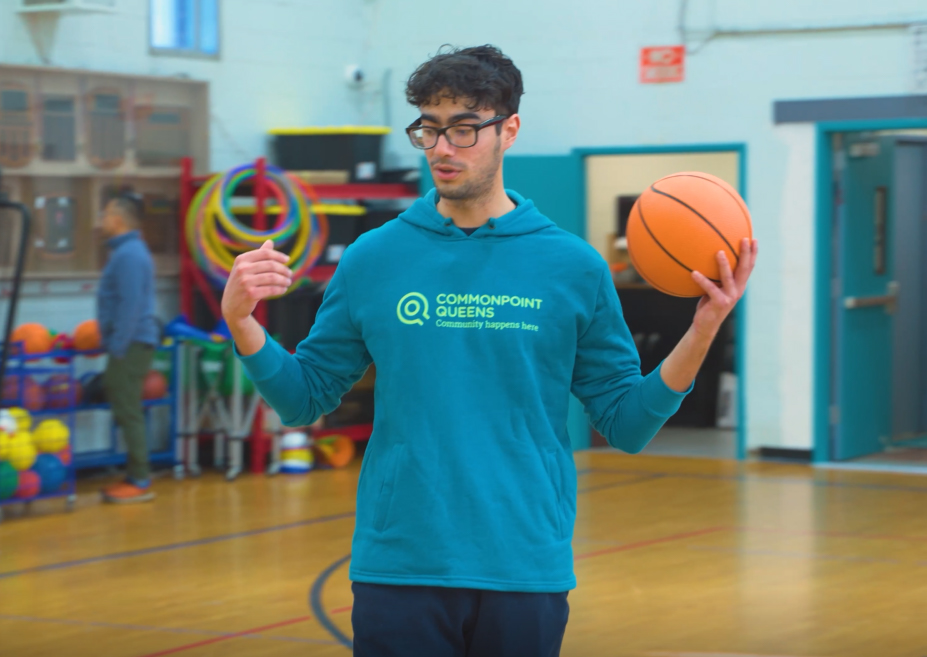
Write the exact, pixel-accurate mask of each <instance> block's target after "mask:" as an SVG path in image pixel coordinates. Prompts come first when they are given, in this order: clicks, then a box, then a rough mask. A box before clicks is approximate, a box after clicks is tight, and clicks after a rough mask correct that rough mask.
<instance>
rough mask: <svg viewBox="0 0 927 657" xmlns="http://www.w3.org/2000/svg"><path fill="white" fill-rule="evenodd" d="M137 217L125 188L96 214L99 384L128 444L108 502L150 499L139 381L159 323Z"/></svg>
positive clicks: (136, 205)
mask: <svg viewBox="0 0 927 657" xmlns="http://www.w3.org/2000/svg"><path fill="white" fill-rule="evenodd" d="M141 218H142V202H141V200H140V199H139V198H138V197H136V196H134V195H130V194H122V195H120V196H117V197H116V198H114V199H112V200H111V201H110V202H109V203H107V204H106V207H105V208H104V210H103V214H102V216H101V218H100V227H101V229H102V231H103V235H104V237H105V238H106V244H107V246H108V247H109V249H110V254H109V259H108V260H107V262H106V266H105V267H104V268H103V275H102V277H101V278H100V288H99V291H98V292H97V319H98V321H99V324H100V335H101V337H102V339H103V346H104V348H105V349H106V352H107V355H108V356H109V358H108V361H107V364H106V372H105V373H104V375H103V386H104V388H105V390H106V397H107V400H108V401H109V403H110V406H111V407H112V410H113V418H114V420H115V421H116V423H117V424H118V425H119V426H120V427H122V433H123V437H124V439H125V442H126V448H127V450H128V473H127V476H126V479H125V480H124V481H122V482H119V483H116V484H113V485H111V486H109V487H107V488H106V489H104V491H103V499H104V500H105V501H107V502H112V503H114V504H128V503H132V502H147V501H149V500H152V499H154V492H153V491H152V490H151V472H150V468H149V464H148V441H147V439H146V436H145V416H144V412H143V407H142V387H143V384H144V381H145V375H146V374H147V373H148V370H149V368H150V367H151V361H152V358H153V356H154V350H155V347H156V346H157V344H158V341H159V335H160V326H159V323H158V320H157V317H156V316H155V297H154V264H153V262H152V259H151V253H150V252H149V251H148V246H147V245H146V244H145V241H144V240H143V239H142V235H141V232H140V231H139V228H140V223H141Z"/></svg>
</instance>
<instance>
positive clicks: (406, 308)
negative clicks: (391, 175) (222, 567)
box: [241, 190, 685, 592]
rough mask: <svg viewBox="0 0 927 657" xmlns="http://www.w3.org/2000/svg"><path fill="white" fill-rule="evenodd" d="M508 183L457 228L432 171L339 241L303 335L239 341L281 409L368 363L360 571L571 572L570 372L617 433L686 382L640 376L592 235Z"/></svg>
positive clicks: (328, 397) (356, 559) (562, 585)
mask: <svg viewBox="0 0 927 657" xmlns="http://www.w3.org/2000/svg"><path fill="white" fill-rule="evenodd" d="M507 193H508V195H509V197H510V198H511V199H512V200H513V201H514V202H515V203H516V206H517V207H516V208H515V209H514V210H512V211H511V212H510V213H508V214H506V215H505V216H503V217H500V218H498V219H490V220H489V221H488V222H487V223H486V224H485V225H483V226H482V227H480V228H479V229H478V230H477V231H476V232H474V233H473V234H472V235H470V236H467V235H466V234H465V233H464V232H463V231H462V230H460V229H459V228H458V227H457V226H456V225H455V224H454V223H453V221H452V220H451V219H447V218H445V217H443V216H441V214H439V213H438V211H437V208H436V205H435V203H436V198H435V192H434V190H432V191H431V192H430V193H429V194H428V195H426V196H425V197H424V198H421V199H419V200H418V201H416V202H415V204H414V205H413V206H412V207H411V208H409V209H408V210H407V211H405V212H404V213H403V214H401V215H400V216H399V218H398V219H397V220H394V221H390V222H388V223H387V224H385V225H384V226H382V227H381V228H378V229H376V230H374V231H371V232H369V233H365V234H364V235H362V236H361V237H360V238H359V239H358V240H357V241H356V242H355V243H354V244H353V245H351V246H350V247H349V248H348V249H347V250H346V251H345V253H344V256H343V258H342V260H341V262H340V264H339V265H338V268H337V270H336V271H335V275H334V277H333V278H332V281H331V283H330V285H329V287H328V289H327V290H326V292H325V298H324V300H323V303H322V306H321V308H320V309H319V312H318V314H317V317H316V322H315V325H314V326H313V327H312V330H311V331H310V333H309V336H308V337H307V338H306V339H305V340H304V341H303V342H301V343H300V344H299V346H298V347H297V349H296V353H295V355H291V354H289V353H288V352H286V351H285V350H284V349H283V348H282V347H281V346H280V345H279V344H277V343H276V342H274V341H273V340H271V339H270V338H269V337H268V338H267V342H266V344H265V345H264V346H263V348H261V350H260V351H258V352H257V353H255V354H253V355H251V356H247V357H244V358H242V359H241V360H242V362H243V363H244V366H245V368H246V370H247V372H248V374H249V376H250V377H251V378H252V380H253V381H254V382H255V384H256V385H257V388H258V390H259V391H260V393H261V394H262V395H263V396H264V398H265V399H266V400H267V402H268V403H269V404H270V405H271V406H272V407H273V408H274V409H275V410H276V411H277V412H278V413H279V414H280V417H281V419H282V420H283V422H284V423H285V424H287V425H290V426H300V425H307V424H309V423H311V422H313V421H314V420H315V419H316V418H318V417H319V415H321V414H323V413H328V412H331V411H332V410H333V409H334V408H335V407H337V406H338V403H339V401H340V399H341V397H342V395H344V393H345V392H346V391H347V390H348V389H349V388H350V387H351V385H352V384H353V383H354V382H355V381H357V380H358V379H359V378H360V377H361V376H362V375H363V373H364V371H365V370H366V369H367V367H368V366H369V365H370V364H371V362H373V363H376V366H377V377H376V387H375V392H374V403H375V409H376V411H375V414H374V427H373V435H372V436H371V438H370V442H369V444H368V447H367V451H366V453H365V455H364V459H363V463H362V465H361V471H360V480H359V482H358V488H357V517H356V525H355V530H354V541H353V549H352V558H351V568H350V577H351V579H352V580H354V581H358V582H370V583H380V584H401V585H431V586H448V587H463V588H478V589H494V590H500V591H524V592H532V591H535V592H559V591H566V590H569V589H572V588H573V587H575V585H576V580H575V577H574V575H573V554H572V548H571V538H572V534H573V524H574V520H575V517H576V468H575V465H574V462H573V455H572V451H571V447H570V438H569V436H568V435H567V408H568V406H569V399H570V392H571V391H572V392H573V393H574V394H575V395H576V396H577V398H579V400H580V401H582V402H583V404H584V406H585V409H586V412H587V413H588V415H589V418H590V420H591V421H592V424H593V425H594V426H595V427H596V429H598V430H599V431H600V432H601V433H602V434H603V435H604V436H605V437H606V439H607V440H608V442H609V443H610V444H611V445H613V446H614V447H617V448H619V449H622V450H624V451H627V452H638V451H640V450H641V449H643V447H644V446H645V445H646V444H647V443H648V442H649V441H650V439H651V438H652V437H653V436H654V434H655V433H656V432H657V431H658V430H659V429H660V427H661V426H662V425H663V423H664V422H665V421H666V419H667V418H668V417H669V416H671V415H672V414H673V413H675V412H676V411H677V410H678V408H679V404H680V402H681V401H682V399H683V397H684V396H685V393H678V392H675V391H673V390H671V389H670V388H668V387H667V386H666V384H664V383H663V381H662V379H661V378H660V374H659V368H658V369H657V370H655V371H654V372H653V373H651V374H650V375H648V376H641V371H640V360H639V358H638V355H637V351H636V349H635V346H634V342H633V340H632V338H631V335H630V332H629V331H628V328H627V325H626V324H625V321H624V319H623V317H622V314H621V307H620V305H619V302H618V295H617V294H616V292H615V287H614V284H613V283H612V278H611V274H610V272H609V269H608V266H607V265H606V263H605V262H604V261H603V260H602V258H601V257H600V256H599V254H598V253H597V252H596V251H595V250H594V249H593V248H592V247H591V246H589V244H587V243H586V242H584V241H583V240H581V239H579V238H577V237H575V236H573V235H571V234H569V233H567V232H565V231H563V230H561V229H559V228H557V227H556V226H555V225H554V223H553V222H551V221H550V220H549V219H548V218H546V217H545V216H543V215H542V214H541V213H540V212H538V210H537V209H536V208H535V206H534V203H532V202H531V201H528V200H525V199H523V198H522V197H520V196H519V195H518V194H515V193H514V192H511V191H509V192H507Z"/></svg>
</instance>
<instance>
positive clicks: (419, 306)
mask: <svg viewBox="0 0 927 657" xmlns="http://www.w3.org/2000/svg"><path fill="white" fill-rule="evenodd" d="M396 316H397V317H398V318H399V321H400V322H402V323H403V324H418V325H419V326H423V325H424V322H423V321H422V320H421V319H420V317H424V318H425V319H431V318H430V317H429V316H428V299H426V298H425V295H424V294H421V293H419V292H409V293H408V294H407V295H405V296H404V297H402V298H401V299H400V300H399V305H397V306H396Z"/></svg>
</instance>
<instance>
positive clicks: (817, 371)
mask: <svg viewBox="0 0 927 657" xmlns="http://www.w3.org/2000/svg"><path fill="white" fill-rule="evenodd" d="M912 129H927V117H924V118H908V119H880V120H857V121H822V122H818V123H816V124H815V169H814V170H815V177H816V180H815V203H814V208H815V211H814V215H815V235H814V239H815V246H814V260H815V262H814V335H813V340H814V348H813V353H814V363H813V372H812V374H813V377H814V379H813V392H812V394H813V404H812V409H813V410H812V423H813V426H812V436H813V453H812V460H813V462H815V463H824V462H828V461H832V460H833V451H832V450H831V441H830V429H831V413H830V408H831V389H832V386H833V383H834V381H833V378H834V368H835V367H836V363H835V362H833V355H832V349H833V346H834V344H833V342H834V341H833V326H834V322H835V321H836V317H835V315H834V312H833V295H832V292H833V290H832V284H831V278H830V272H831V267H832V264H833V253H832V240H833V230H832V223H831V220H832V218H833V212H834V204H833V187H832V184H831V183H832V179H831V177H832V173H833V169H832V161H831V137H832V136H833V135H834V134H836V133H842V132H868V131H878V130H912Z"/></svg>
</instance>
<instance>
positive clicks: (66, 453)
mask: <svg viewBox="0 0 927 657" xmlns="http://www.w3.org/2000/svg"><path fill="white" fill-rule="evenodd" d="M55 456H57V457H58V459H59V460H60V461H61V462H62V463H64V464H65V465H71V448H70V447H65V448H64V449H63V450H61V451H60V452H56V453H55Z"/></svg>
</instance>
